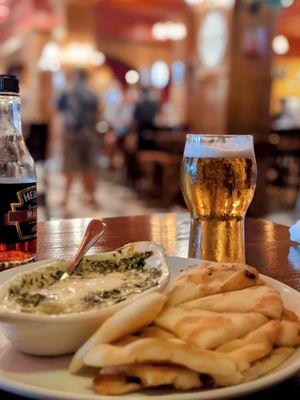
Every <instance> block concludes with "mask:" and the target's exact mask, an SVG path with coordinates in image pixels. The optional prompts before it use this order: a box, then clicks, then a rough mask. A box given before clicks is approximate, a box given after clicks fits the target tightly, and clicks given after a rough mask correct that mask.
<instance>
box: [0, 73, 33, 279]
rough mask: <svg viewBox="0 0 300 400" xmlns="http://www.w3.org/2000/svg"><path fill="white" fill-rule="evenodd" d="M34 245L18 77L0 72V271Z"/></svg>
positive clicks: (29, 255) (22, 259) (27, 257)
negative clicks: (0, 73)
mask: <svg viewBox="0 0 300 400" xmlns="http://www.w3.org/2000/svg"><path fill="white" fill-rule="evenodd" d="M36 248H37V203H36V172H35V167H34V161H33V159H32V157H31V155H30V153H29V151H28V149H27V147H26V144H25V141H24V138H23V135H22V128H21V118H20V96H19V83H18V79H17V78H16V77H15V76H13V75H0V271H2V270H4V269H7V268H11V267H14V266H17V265H20V264H24V263H27V262H29V261H32V260H33V259H34V258H35V256H36Z"/></svg>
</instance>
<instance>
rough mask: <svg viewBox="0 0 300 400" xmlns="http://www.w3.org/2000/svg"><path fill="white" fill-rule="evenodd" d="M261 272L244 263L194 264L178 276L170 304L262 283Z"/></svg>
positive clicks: (172, 286)
mask: <svg viewBox="0 0 300 400" xmlns="http://www.w3.org/2000/svg"><path fill="white" fill-rule="evenodd" d="M261 283H262V282H261V280H260V278H259V274H258V272H257V270H256V269H255V268H253V267H250V266H248V265H244V264H228V263H225V264H222V265H218V266H216V265H211V264H210V263H208V264H207V265H206V266H203V265H200V266H194V267H191V268H190V269H188V270H187V271H186V272H184V273H182V274H181V275H179V276H178V277H177V279H176V280H175V281H174V282H173V284H172V285H171V286H170V289H169V292H168V305H169V306H176V305H178V304H181V303H184V302H187V301H189V300H193V299H198V298H200V297H204V296H209V295H212V294H216V293H223V292H228V291H231V290H239V289H244V288H247V287H250V286H256V285H259V284H261Z"/></svg>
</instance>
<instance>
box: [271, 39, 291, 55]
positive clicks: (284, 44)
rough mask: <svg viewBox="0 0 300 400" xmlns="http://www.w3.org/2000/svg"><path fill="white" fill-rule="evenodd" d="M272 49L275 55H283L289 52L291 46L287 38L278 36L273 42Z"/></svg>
mask: <svg viewBox="0 0 300 400" xmlns="http://www.w3.org/2000/svg"><path fill="white" fill-rule="evenodd" d="M272 47H273V51H274V53H276V54H279V55H283V54H286V53H287V52H288V51H289V48H290V45H289V41H288V39H287V37H286V36H283V35H277V36H275V37H274V39H273V41H272Z"/></svg>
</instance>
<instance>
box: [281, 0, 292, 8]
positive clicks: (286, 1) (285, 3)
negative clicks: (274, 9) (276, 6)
mask: <svg viewBox="0 0 300 400" xmlns="http://www.w3.org/2000/svg"><path fill="white" fill-rule="evenodd" d="M294 3H295V0H280V4H281V6H282V7H285V8H288V7H291V6H292V5H293V4H294Z"/></svg>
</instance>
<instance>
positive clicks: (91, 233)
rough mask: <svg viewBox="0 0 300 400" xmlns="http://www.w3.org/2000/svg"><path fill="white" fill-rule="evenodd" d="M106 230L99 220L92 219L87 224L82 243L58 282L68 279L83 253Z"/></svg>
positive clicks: (104, 224) (103, 223)
mask: <svg viewBox="0 0 300 400" xmlns="http://www.w3.org/2000/svg"><path fill="white" fill-rule="evenodd" d="M105 228H106V223H105V222H103V221H102V220H100V219H92V220H91V221H90V223H89V224H88V226H87V228H86V231H85V234H84V237H83V239H82V242H81V244H80V246H79V248H78V250H77V253H76V254H75V256H74V258H73V260H72V261H71V262H70V265H69V266H68V268H67V270H66V271H65V272H64V273H63V274H62V276H61V278H60V279H59V280H60V281H63V280H64V279H66V278H68V277H69V276H70V275H71V274H72V272H73V271H74V269H75V268H76V267H77V265H78V264H79V263H80V261H81V260H82V258H83V256H84V255H85V253H86V252H87V251H88V250H89V249H90V248H91V247H92V246H93V244H95V242H96V241H97V240H98V239H99V238H100V236H102V235H103V233H104V231H105Z"/></svg>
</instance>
